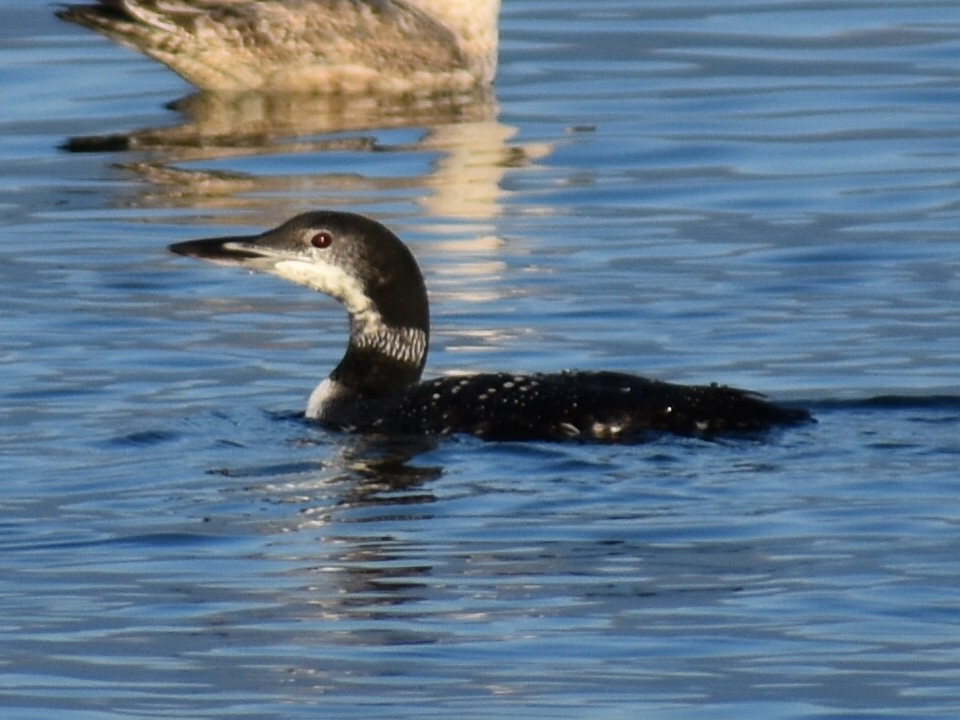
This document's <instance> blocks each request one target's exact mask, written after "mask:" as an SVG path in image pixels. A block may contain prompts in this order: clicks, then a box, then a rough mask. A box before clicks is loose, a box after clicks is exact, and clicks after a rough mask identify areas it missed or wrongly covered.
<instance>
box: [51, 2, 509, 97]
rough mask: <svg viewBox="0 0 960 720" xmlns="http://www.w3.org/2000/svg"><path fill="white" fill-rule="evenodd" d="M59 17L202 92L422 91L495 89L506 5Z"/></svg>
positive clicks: (184, 5) (91, 12)
mask: <svg viewBox="0 0 960 720" xmlns="http://www.w3.org/2000/svg"><path fill="white" fill-rule="evenodd" d="M56 14H57V17H59V18H61V19H63V20H66V21H68V22H73V23H76V24H78V25H82V26H84V27H87V28H90V29H91V30H94V31H96V32H98V33H100V34H102V35H105V36H106V37H108V38H110V39H111V40H114V41H115V42H117V43H119V44H121V45H124V46H126V47H129V48H131V49H133V50H138V51H139V52H142V53H143V54H145V55H147V56H149V57H152V58H153V59H155V60H159V61H160V62H162V63H163V64H164V65H166V66H167V67H169V68H170V69H171V70H173V71H174V72H175V73H177V74H178V75H180V76H181V77H183V78H184V79H185V80H186V81H187V82H189V83H192V84H193V85H195V86H196V87H197V88H199V89H201V90H208V91H212V92H226V93H242V92H248V91H257V92H268V93H269V92H275V93H290V92H293V93H335V94H350V93H371V92H372V93H384V92H388V93H402V94H408V93H409V94H418V95H419V94H433V93H444V92H464V91H467V90H472V89H474V88H480V87H488V86H489V85H490V84H491V83H492V82H493V78H494V75H495V73H496V66H497V34H498V30H497V20H498V16H499V14H500V0H98V1H97V3H95V4H86V5H67V6H66V7H64V8H63V9H62V10H59V11H57V13H56Z"/></svg>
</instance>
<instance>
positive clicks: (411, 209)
mask: <svg viewBox="0 0 960 720" xmlns="http://www.w3.org/2000/svg"><path fill="white" fill-rule="evenodd" d="M52 11H53V6H48V5H44V4H43V3H40V4H37V3H34V2H28V0H0V91H2V93H0V94H2V97H4V98H5V101H4V102H3V103H0V288H2V297H3V300H2V301H0V337H2V338H3V340H2V345H0V364H2V377H3V381H2V385H0V457H2V459H0V467H2V469H3V471H2V474H0V714H2V715H3V716H4V717H11V718H23V719H26V720H33V719H39V718H44V719H46V718H61V717H63V716H64V715H65V713H66V716H68V717H71V718H74V717H75V718H83V719H85V720H116V719H118V718H132V717H143V718H146V717H149V718H214V717H229V718H299V717H303V718H315V717H337V718H370V717H384V718H432V717H436V718H449V717H452V716H458V717H465V718H487V717H489V718H503V717H537V718H577V720H583V719H584V718H603V719H604V720H606V719H608V718H637V717H643V718H654V719H657V720H665V719H670V720H674V719H676V720H680V719H684V720H686V719H691V718H692V719H703V720H715V719H716V718H738V719H739V718H746V717H764V718H777V719H779V718H817V719H822V718H844V719H851V718H857V719H861V718H877V717H891V718H898V719H900V718H955V717H957V716H958V713H960V684H958V682H957V677H958V672H960V616H958V614H957V612H956V598H957V597H958V593H960V533H958V527H960V472H958V471H960V390H958V388H957V363H958V359H960V333H958V332H957V327H956V324H957V308H958V307H960V246H958V244H957V238H958V235H957V233H958V228H960V202H958V185H960V124H958V122H957V117H958V112H960V13H958V10H957V8H956V6H955V3H953V2H948V1H947V0H941V1H939V2H938V1H936V0H933V1H932V2H907V1H903V2H896V1H893V2H886V3H877V2H856V1H854V0H847V1H841V0H837V1H829V0H828V1H827V2H803V1H800V2H792V3H786V2H781V3H770V2H767V3H759V2H740V3H736V4H733V3H728V2H694V1H692V0H691V1H689V2H672V3H652V2H644V3H635V2H628V1H627V0H596V1H595V2H592V3H582V2H569V1H566V0H562V1H560V2H556V1H555V2H550V3H547V2H544V1H543V0H505V7H504V10H503V15H502V27H501V29H502V50H501V57H500V60H501V67H500V73H499V76H498V82H497V88H496V90H497V92H496V102H495V103H491V104H490V105H487V106H483V105H478V104H471V105H467V106H465V107H413V108H411V107H404V106H399V107H396V106H394V107H377V106H370V105H364V104H361V103H356V104H351V105H350V106H348V107H342V106H337V105H334V106H331V104H329V103H324V102H320V101H313V102H305V101H300V102H292V103H289V104H285V103H283V102H277V101H275V102H273V103H267V104H265V103H263V102H260V101H257V100H256V99H248V100H247V101H246V103H245V104H243V105H228V104H223V103H217V102H214V101H212V100H210V99H204V98H199V99H198V98H193V99H191V100H188V101H185V102H181V103H179V104H178V105H177V106H176V107H169V106H168V105H169V103H171V102H172V101H176V100H180V99H182V98H185V97H186V96H188V95H189V94H190V88H189V87H188V86H186V85H185V84H184V83H183V82H182V81H181V80H179V79H178V78H177V77H176V76H175V75H173V74H172V73H170V72H169V71H167V70H166V69H165V68H163V67H161V66H159V65H156V64H155V63H152V62H150V61H148V60H146V59H144V58H141V57H139V56H138V55H136V54H134V53H131V52H128V51H125V50H123V49H120V48H117V47H115V46H113V45H111V44H110V43H109V42H107V41H105V40H103V39H102V38H99V37H96V36H94V35H92V34H90V33H87V32H84V31H82V30H80V29H76V28H72V27H69V26H65V25H63V24H61V23H59V22H58V21H57V20H56V19H55V18H53V16H52ZM65 147H66V148H68V149H65ZM80 151H82V152H80ZM315 207H338V208H344V209H349V210H354V211H358V212H363V213H366V214H370V215H373V216H375V217H377V218H379V219H381V220H383V221H384V222H386V223H388V224H389V225H390V226H391V227H393V228H394V229H395V230H396V231H397V232H398V233H399V234H400V235H401V236H402V237H404V238H405V239H406V240H407V241H408V242H409V243H410V245H411V246H412V248H413V249H414V251H415V253H416V254H417V256H418V258H419V259H420V261H421V264H422V266H423V268H424V272H425V275H426V277H427V282H428V285H429V286H430V288H431V300H432V304H433V322H434V330H433V337H432V340H433V345H432V349H431V357H430V361H429V371H430V373H432V374H439V373H445V372H453V371H464V370H466V371H469V370H482V369H510V370H539V369H559V368H565V367H578V368H610V369H618V370H629V371H635V372H641V373H645V374H649V375H653V376H656V377H660V378H663V379H667V380H674V381H680V382H710V381H715V380H716V381H721V382H725V383H729V384H733V385H740V386H744V387H749V388H752V389H756V390H760V391H763V392H766V393H768V394H770V395H771V396H773V397H774V398H777V399H782V400H791V401H795V402H800V403H801V404H805V405H807V406H809V407H811V408H812V409H813V411H814V412H815V413H816V415H817V417H818V420H819V422H818V423H817V424H816V425H811V426H806V427H802V428H799V429H791V430H787V431H783V432H776V433H774V434H772V435H770V436H769V437H766V438H763V439H759V440H749V441H745V440H729V441H723V442H713V443H710V442H702V441H696V440H678V439H669V438H664V439H660V440H657V441H655V442H651V443H649V444H646V445H639V446H632V447H611V446H581V445H550V444H538V443H528V444H497V443H489V444H484V443H481V442H478V441H475V440H473V439H469V438H457V439H450V440H445V441H443V442H440V443H437V444H433V445H416V446H411V445H404V444H400V443H395V444H389V445H384V444H383V443H375V442H371V441H369V440H365V439H363V438H356V437H349V436H342V435H338V434H335V433H330V432H326V431H324V430H322V429H320V428H317V427H315V426H313V425H311V424H308V423H305V422H303V421H302V420H300V419H299V418H298V417H297V413H298V412H300V411H301V410H302V408H303V407H304V403H305V400H306V397H307V395H308V393H309V392H310V390H311V388H312V387H313V385H314V384H315V383H316V382H317V381H318V380H319V379H320V378H322V377H323V376H324V374H325V373H326V372H327V371H328V370H329V368H331V367H332V366H333V365H334V364H335V363H336V361H337V360H338V359H339V355H340V353H341V351H342V347H343V343H344V340H345V321H344V318H343V315H342V312H341V310H340V309H339V308H338V307H337V306H336V305H335V304H334V303H332V302H331V301H329V300H327V299H325V298H322V297H319V296H315V295H313V294H311V293H309V292H306V291H304V290H303V289H302V288H297V287H295V286H288V285H285V284H284V283H282V282H280V281H278V280H276V279H274V278H269V277H259V276H252V275H247V274H245V273H242V272H238V271H231V270H229V269H225V268H217V267H212V266H204V265H202V264H200V263H192V262H190V261H188V260H185V259H182V258H177V257H173V256H171V255H169V254H168V253H167V252H166V249H165V248H166V246H167V244H169V243H171V242H176V241H179V240H184V239H188V238H193V237H202V236H207V235H217V234H225V233H232V232H248V231H253V230H256V229H260V228H264V227H267V226H269V225H272V224H274V223H276V222H278V221H280V220H282V219H285V218H286V217H287V216H289V215H291V214H293V213H294V212H297V211H300V210H304V209H308V208H315Z"/></svg>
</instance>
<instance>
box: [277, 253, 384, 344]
mask: <svg viewBox="0 0 960 720" xmlns="http://www.w3.org/2000/svg"><path fill="white" fill-rule="evenodd" d="M270 272H272V273H273V274H274V275H277V276H278V277H282V278H283V279H284V280H289V281H291V282H295V283H297V284H298V285H305V286H307V287H308V288H312V289H313V290H318V291H320V292H322V293H326V294H327V295H330V296H331V297H333V298H336V299H337V300H339V301H340V302H341V303H343V306H344V307H345V308H346V309H347V312H348V313H349V314H350V317H352V318H353V319H354V321H355V322H356V330H357V332H360V333H362V334H367V333H376V332H378V331H380V330H382V329H384V325H383V320H382V318H381V317H380V313H378V312H377V310H376V308H374V306H373V301H372V300H370V298H369V297H368V296H367V294H366V293H365V292H364V291H363V286H362V285H361V284H360V283H359V282H358V281H357V279H356V278H354V277H352V276H350V275H348V274H347V273H346V272H344V271H343V270H342V269H340V268H338V267H335V266H333V265H327V264H326V263H322V264H315V263H312V262H307V261H305V260H281V261H280V262H278V263H276V264H275V265H274V266H273V268H272V269H271V270H270Z"/></svg>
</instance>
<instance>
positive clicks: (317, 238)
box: [310, 230, 333, 250]
mask: <svg viewBox="0 0 960 720" xmlns="http://www.w3.org/2000/svg"><path fill="white" fill-rule="evenodd" d="M310 244H311V245H312V246H313V247H315V248H317V249H318V250H324V249H326V248H328V247H330V246H331V245H332V244H333V235H331V234H330V232H329V231H327V230H321V231H320V232H318V233H314V234H313V235H311V236H310Z"/></svg>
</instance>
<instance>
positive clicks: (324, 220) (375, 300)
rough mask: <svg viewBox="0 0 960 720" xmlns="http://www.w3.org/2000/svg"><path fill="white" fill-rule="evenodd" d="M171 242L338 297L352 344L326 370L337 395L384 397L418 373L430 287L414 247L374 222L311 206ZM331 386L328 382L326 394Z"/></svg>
mask: <svg viewBox="0 0 960 720" xmlns="http://www.w3.org/2000/svg"><path fill="white" fill-rule="evenodd" d="M170 249H171V250H172V251H173V252H175V253H177V254H179V255H186V256H188V257H194V258H198V259H201V260H207V261H209V262H214V263H218V264H221V265H233V266H239V267H244V268H248V269H250V270H257V271H260V272H266V273H270V274H271V275H276V276H278V277H281V278H284V279H285V280H289V281H291V282H295V283H297V284H299V285H305V286H307V287H309V288H312V289H314V290H317V291H319V292H322V293H326V294H327V295H330V296H332V297H334V298H336V299H337V300H339V301H340V302H341V303H342V304H343V306H344V307H345V308H346V310H347V314H348V315H349V317H350V343H349V345H348V348H347V353H346V355H345V356H344V358H343V360H342V361H341V362H340V364H339V365H338V366H337V368H336V369H335V370H334V371H333V373H332V374H331V375H330V381H332V382H333V383H334V384H335V386H336V389H337V394H339V395H349V394H358V395H361V396H364V397H377V396H384V395H389V394H391V393H392V392H396V391H397V390H399V389H401V388H403V387H405V386H407V385H409V384H411V383H415V382H416V381H417V380H419V378H420V374H421V372H422V371H423V366H424V363H425V362H426V357H427V346H428V340H429V333H430V314H429V306H428V302H427V291H426V288H425V286H424V282H423V276H422V275H421V273H420V269H419V267H418V266H417V263H416V260H414V258H413V255H412V254H411V252H410V251H409V250H408V249H407V247H406V245H404V244H403V242H401V240H400V239H399V238H398V237H397V236H396V235H394V234H393V233H392V232H391V231H390V230H388V229H387V228H386V227H384V226H383V225H381V224H380V223H379V222H377V221H375V220H371V219H370V218H367V217H364V216H362V215H356V214H353V213H345V212H333V211H318V212H309V213H303V214H302V215H297V216H296V217H294V218H292V219H290V220H288V221H287V222H285V223H283V224H282V225H280V226H278V227H276V228H274V229H272V230H267V231H266V232H264V233H261V234H259V235H249V236H238V237H222V238H210V239H205V240H190V241H188V242H182V243H177V244H175V245H171V246H170ZM330 392H331V391H330V386H329V383H328V384H327V386H326V389H325V390H324V393H325V394H326V395H329V394H330ZM315 394H316V393H315ZM321 399H323V398H321ZM315 400H316V398H315V399H314V400H311V405H315V404H316V402H319V401H316V402H315ZM314 410H315V411H316V412H315V413H312V414H319V413H320V410H319V409H318V408H314ZM308 414H311V413H310V411H309V410H308Z"/></svg>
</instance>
